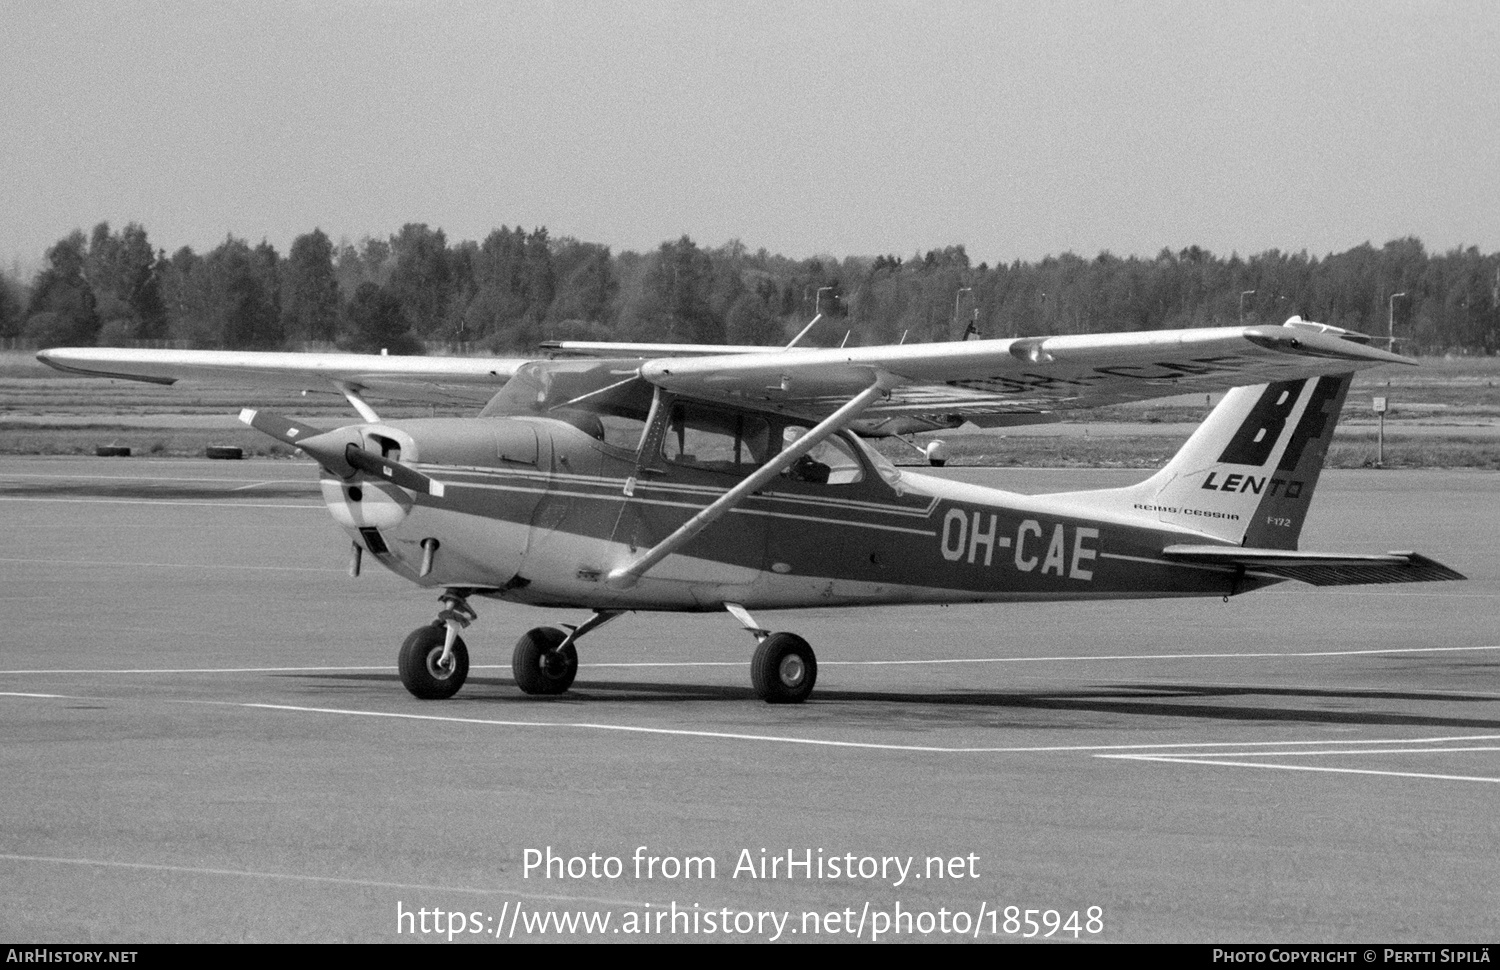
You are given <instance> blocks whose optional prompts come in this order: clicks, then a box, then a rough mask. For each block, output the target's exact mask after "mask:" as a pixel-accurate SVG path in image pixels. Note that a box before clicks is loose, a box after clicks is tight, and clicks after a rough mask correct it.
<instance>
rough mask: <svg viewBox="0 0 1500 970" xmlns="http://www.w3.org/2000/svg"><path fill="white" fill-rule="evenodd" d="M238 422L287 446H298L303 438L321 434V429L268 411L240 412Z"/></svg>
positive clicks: (249, 410)
mask: <svg viewBox="0 0 1500 970" xmlns="http://www.w3.org/2000/svg"><path fill="white" fill-rule="evenodd" d="M240 421H242V422H244V423H245V424H248V425H249V426H250V427H252V428H254V429H255V430H256V431H259V432H261V433H262V434H268V435H270V436H271V437H273V438H275V439H277V440H278V441H284V442H286V443H287V444H289V445H299V444H301V443H302V439H304V438H312V437H315V436H317V435H320V434H322V433H323V429H322V428H314V427H310V426H309V425H305V424H301V423H299V422H296V421H293V420H292V419H291V418H286V417H282V416H281V415H279V414H272V413H270V412H268V411H254V410H251V409H250V408H246V409H245V410H243V411H241V412H240Z"/></svg>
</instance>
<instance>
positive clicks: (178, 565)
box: [0, 557, 347, 573]
mask: <svg viewBox="0 0 1500 970" xmlns="http://www.w3.org/2000/svg"><path fill="white" fill-rule="evenodd" d="M7 562H8V563H16V564H20V565H26V566H129V567H131V568H133V569H134V568H150V569H233V570H235V571H237V572H238V571H240V570H244V571H247V572H289V573H344V572H347V570H344V569H336V568H334V567H333V566H244V565H240V564H237V563H211V562H121V561H117V560H114V559H12V558H8V557H0V563H7Z"/></svg>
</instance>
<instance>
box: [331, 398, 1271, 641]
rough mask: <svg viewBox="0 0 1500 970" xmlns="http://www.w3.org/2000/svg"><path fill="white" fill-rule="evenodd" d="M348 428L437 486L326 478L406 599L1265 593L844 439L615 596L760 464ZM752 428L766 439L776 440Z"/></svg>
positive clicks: (706, 602) (569, 430)
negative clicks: (653, 553)
mask: <svg viewBox="0 0 1500 970" xmlns="http://www.w3.org/2000/svg"><path fill="white" fill-rule="evenodd" d="M787 423H790V422H787ZM360 432H361V433H362V434H363V435H364V436H365V439H366V447H368V448H371V449H372V450H375V451H383V452H384V453H386V454H388V455H391V456H392V457H396V458H398V459H399V460H401V461H403V462H405V463H407V464H410V465H412V466H413V467H415V468H417V469H419V470H420V471H421V472H423V473H424V474H426V475H429V476H431V477H432V478H433V479H435V480H438V481H441V482H442V484H443V489H442V494H441V495H439V496H432V495H426V494H413V493H412V492H409V491H407V490H405V489H402V488H399V487H397V486H395V485H393V484H391V483H389V482H382V481H378V480H375V479H373V478H371V477H369V476H364V475H358V476H355V477H353V478H350V479H348V480H345V479H340V478H338V477H337V476H334V475H331V474H325V475H324V477H323V480H322V487H323V495H324V498H325V500H326V502H327V504H328V506H329V508H330V511H331V512H332V513H333V516H334V519H335V520H336V521H337V522H338V523H339V524H340V525H342V526H343V527H344V528H345V529H346V530H348V531H349V532H350V533H351V535H352V536H353V538H354V541H355V542H356V543H358V544H359V545H360V546H361V547H362V548H363V549H365V550H367V551H368V553H370V554H372V555H373V556H374V558H375V559H376V560H378V561H379V562H380V563H381V564H383V565H384V566H386V567H387V568H389V569H391V570H392V571H394V572H396V573H398V574H399V575H402V576H404V577H406V578H407V579H410V580H411V581H413V582H415V583H417V584H419V585H422V586H431V587H449V588H467V589H470V590H472V591H473V592H474V593H475V594H478V595H485V596H493V597H497V598H503V599H506V600H511V601H515V602H523V603H531V604H538V605H549V606H574V607H587V608H592V609H609V610H677V611H698V610H717V609H721V608H722V607H723V604H724V603H726V602H729V603H737V604H741V605H743V606H746V607H748V608H751V609H778V608H796V607H816V606H853V605H874V604H882V603H892V604H893V603H962V602H1004V601H1024V600H1062V599H1109V598H1139V597H1165V596H1206V595H1207V596H1222V595H1227V594H1231V593H1236V592H1244V591H1246V590H1248V589H1252V588H1256V587H1258V586H1262V585H1265V584H1267V583H1268V582H1271V581H1273V580H1270V579H1268V578H1266V577H1260V578H1255V577H1246V576H1244V575H1243V572H1242V571H1241V573H1240V574H1239V575H1238V576H1237V575H1236V573H1235V571H1234V570H1232V569H1224V568H1210V567H1203V566H1197V565H1188V564H1183V563H1176V562H1170V561H1168V560H1166V559H1165V558H1163V556H1162V555H1161V551H1162V549H1163V548H1164V547H1166V546H1168V545H1172V544H1174V543H1184V542H1188V543H1205V542H1210V543H1211V542H1215V541H1219V540H1214V539H1213V538H1212V537H1210V536H1207V535H1205V534H1204V533H1200V532H1197V531H1194V530H1191V529H1182V528H1173V527H1164V526H1163V525H1162V524H1160V523H1158V522H1154V521H1152V520H1151V519H1150V518H1148V517H1146V516H1136V515H1131V514H1129V513H1127V512H1122V511H1118V510H1116V511H1101V507H1099V506H1096V505H1093V504H1091V503H1086V502H1081V501H1079V500H1078V499H1077V498H1075V497H1071V496H1057V497H1049V496H1045V495H1042V496H1027V495H1022V494H1017V493H1013V492H1007V491H1003V490H999V489H993V488H984V487H980V486H976V485H970V484H964V483H959V482H953V481H949V480H945V479H942V478H938V477H934V476H931V475H924V474H917V473H913V472H910V471H906V470H901V471H898V470H897V469H895V468H894V467H892V466H891V465H890V464H889V462H887V461H886V460H885V459H884V458H882V457H881V456H880V455H878V454H877V453H875V452H874V451H873V450H871V449H869V448H868V447H866V446H864V445H863V444H862V443H860V442H858V441H857V440H856V439H854V438H851V437H842V438H841V439H840V445H839V450H838V453H837V454H836V455H835V456H834V457H835V459H836V460H837V461H838V462H841V463H842V464H841V465H837V466H836V467H835V469H834V472H833V473H832V474H831V475H830V474H829V473H828V472H827V471H826V470H825V471H823V472H821V473H819V474H815V475H812V476H803V475H798V474H785V475H782V476H780V477H779V478H777V479H775V480H774V481H773V483H772V484H770V485H768V486H766V487H764V488H762V489H761V490H760V491H758V492H756V493H754V494H752V495H750V496H749V497H747V498H746V499H745V500H744V501H743V502H741V503H740V504H738V505H737V506H735V507H734V508H732V509H731V510H730V511H729V512H728V513H727V514H726V515H724V516H723V517H722V518H720V519H718V520H717V521H715V522H714V523H713V524H712V525H710V526H709V527H708V528H706V529H705V530H704V531H703V532H702V533H700V534H699V535H697V536H696V537H695V538H694V539H692V540H691V541H690V542H688V543H687V544H686V545H685V546H683V547H682V548H681V549H679V550H678V551H677V552H675V553H673V554H672V555H670V556H668V557H667V558H666V559H665V560H663V561H662V562H661V563H659V564H658V565H657V566H655V567H654V568H653V569H652V570H651V571H649V572H648V573H647V574H646V575H645V576H644V577H643V578H642V579H641V580H640V582H639V583H637V584H636V585H634V586H633V587H631V588H628V589H617V588H613V587H611V586H610V585H609V584H608V583H606V582H605V579H606V577H607V576H608V574H609V573H610V571H611V570H613V569H616V568H617V567H619V566H621V565H622V564H624V563H625V562H627V561H629V560H631V559H632V558H634V557H635V556H637V555H639V554H641V553H643V552H644V551H645V550H647V549H649V548H650V547H651V546H652V545H654V544H655V543H657V542H660V541H661V540H662V539H663V538H664V537H666V536H667V535H669V534H671V533H672V532H673V530H675V529H677V528H678V527H679V526H681V525H682V524H683V523H684V522H686V521H687V520H688V519H689V518H690V517H692V516H693V515H694V514H696V513H697V512H699V511H700V510H702V509H703V508H704V507H706V506H707V505H708V504H709V503H711V502H713V501H714V500H715V499H716V498H718V497H720V496H722V495H723V494H724V493H725V492H726V491H727V490H728V489H730V488H732V487H733V486H734V485H735V484H736V483H738V482H739V481H741V480H743V479H744V478H745V477H746V473H747V472H746V469H747V468H750V467H753V464H752V463H753V462H754V461H755V460H757V459H756V458H755V457H753V456H750V455H748V454H745V455H740V454H735V455H729V454H727V453H726V454H724V455H717V456H716V455H711V454H705V453H699V454H689V453H688V452H686V451H684V450H681V448H680V447H675V448H674V446H672V445H670V444H668V445H663V446H661V447H657V446H656V445H655V440H656V439H652V441H653V444H652V446H651V447H649V448H648V447H642V448H640V449H636V448H633V447H631V446H629V445H628V444H626V443H620V442H619V441H618V440H617V441H611V440H609V438H610V437H611V436H610V435H609V434H608V433H607V432H606V431H605V430H604V429H603V428H602V427H600V426H597V425H596V424H594V423H591V422H587V421H579V422H572V423H570V422H568V421H563V420H557V419H552V418H532V417H492V418H480V419H473V418H467V419H425V420H414V421H407V422H402V423H400V424H399V425H385V424H380V425H365V426H361V427H360ZM757 434H758V435H759V436H760V438H761V439H763V441H762V444H763V443H764V440H770V441H779V440H781V439H782V435H783V428H782V427H780V426H779V425H774V424H773V425H771V426H770V427H768V428H766V429H761V430H758V431H757ZM685 440H688V441H691V440H692V439H685ZM703 447H705V446H703V445H701V444H700V448H703ZM839 455H841V456H842V457H841V458H840V457H839ZM765 457H766V456H765V454H764V453H761V454H759V456H758V460H761V461H763V460H764V459H765Z"/></svg>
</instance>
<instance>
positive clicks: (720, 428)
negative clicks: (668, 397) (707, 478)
mask: <svg viewBox="0 0 1500 970" xmlns="http://www.w3.org/2000/svg"><path fill="white" fill-rule="evenodd" d="M770 440H771V426H770V425H769V424H768V423H767V422H766V421H765V420H764V419H763V418H758V417H756V416H755V415H753V414H743V413H736V412H729V411H716V410H713V409H712V408H704V407H699V406H697V405H694V404H674V405H673V406H672V412H671V415H670V416H669V417H668V419H667V427H666V434H664V435H663V436H662V443H661V453H662V457H663V458H665V459H666V460H667V461H670V462H672V463H674V464H678V465H691V466H693V467H695V468H705V469H708V470H710V471H717V472H730V473H733V474H737V475H748V474H749V473H750V472H752V471H754V470H755V469H756V468H757V467H759V466H760V465H761V464H762V463H764V462H765V460H766V457H767V455H768V450H769V443H770Z"/></svg>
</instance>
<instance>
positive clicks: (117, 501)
mask: <svg viewBox="0 0 1500 970" xmlns="http://www.w3.org/2000/svg"><path fill="white" fill-rule="evenodd" d="M0 502H64V503H72V504H80V505H203V506H209V507H212V508H216V509H326V508H327V507H328V506H327V505H323V504H321V503H320V504H318V505H297V504H291V503H285V502H227V501H226V502H189V501H186V500H183V499H165V498H25V497H22V496H19V495H0Z"/></svg>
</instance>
